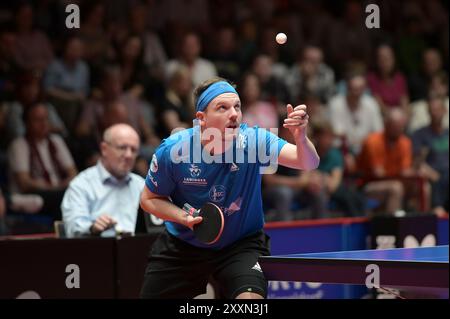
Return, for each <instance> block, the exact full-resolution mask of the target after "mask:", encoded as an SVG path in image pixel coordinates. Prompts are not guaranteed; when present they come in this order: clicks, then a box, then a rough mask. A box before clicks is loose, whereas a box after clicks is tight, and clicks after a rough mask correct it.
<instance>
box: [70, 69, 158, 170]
mask: <svg viewBox="0 0 450 319" xmlns="http://www.w3.org/2000/svg"><path fill="white" fill-rule="evenodd" d="M116 102H120V103H122V104H124V105H125V106H126V110H127V113H128V121H127V123H130V124H131V126H132V127H133V128H134V129H135V130H136V131H137V132H138V134H139V135H140V137H141V138H142V139H143V143H142V146H141V154H142V155H143V156H144V157H145V158H147V159H148V160H150V158H151V156H152V155H153V151H154V148H155V147H156V146H158V145H159V143H160V140H159V138H158V137H157V136H156V134H155V132H154V130H153V126H152V125H154V124H155V123H154V122H155V121H154V117H153V115H152V111H151V110H148V112H147V111H146V108H150V106H149V105H146V104H144V103H143V102H142V101H141V100H139V99H137V98H136V97H135V96H133V95H131V94H126V93H125V92H124V91H123V86H122V73H121V70H120V68H119V67H116V66H107V67H105V68H104V70H103V75H102V80H101V88H100V92H98V93H97V95H96V96H95V97H93V98H92V99H90V100H88V101H87V102H86V104H85V105H84V106H83V111H82V113H81V117H80V120H79V122H78V124H77V129H76V137H77V141H75V142H77V143H78V146H76V148H77V149H78V151H77V154H78V156H80V158H79V159H78V160H77V162H79V165H80V164H81V166H80V167H85V166H84V165H86V160H87V159H89V158H90V157H92V156H95V154H96V153H97V152H98V151H97V147H98V146H97V145H99V143H100V141H101V138H102V135H103V132H102V128H103V125H102V122H103V117H104V116H105V114H106V113H108V111H109V109H108V107H110V106H114V105H115V104H116ZM146 113H149V114H146Z"/></svg>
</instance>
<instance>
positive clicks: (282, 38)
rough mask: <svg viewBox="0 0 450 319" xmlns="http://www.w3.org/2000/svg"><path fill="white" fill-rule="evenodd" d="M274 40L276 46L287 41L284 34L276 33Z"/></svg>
mask: <svg viewBox="0 0 450 319" xmlns="http://www.w3.org/2000/svg"><path fill="white" fill-rule="evenodd" d="M275 40H276V41H277V43H278V44H285V43H286V41H287V35H286V34H285V33H282V32H280V33H278V34H277V36H276V38H275Z"/></svg>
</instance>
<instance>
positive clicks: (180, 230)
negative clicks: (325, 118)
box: [145, 124, 287, 249]
mask: <svg viewBox="0 0 450 319" xmlns="http://www.w3.org/2000/svg"><path fill="white" fill-rule="evenodd" d="M195 138H196V134H195V129H193V128H191V129H187V130H183V131H180V132H178V133H176V134H173V135H171V136H170V137H169V138H167V139H165V140H163V142H162V143H161V145H160V146H159V147H158V149H157V150H156V152H155V155H154V156H153V159H152V162H151V164H150V169H149V172H148V175H147V178H146V181H145V183H146V186H147V187H148V188H149V190H150V191H151V192H153V193H155V194H158V195H161V196H168V197H170V199H171V201H172V202H173V203H174V204H175V205H177V206H178V207H180V208H182V207H183V205H184V204H185V203H189V204H190V205H191V206H193V207H195V208H200V207H201V206H202V205H203V204H204V203H206V202H212V203H215V204H216V205H217V206H219V207H220V208H221V209H222V211H223V213H224V220H225V225H224V229H223V233H222V236H221V237H220V239H219V240H218V241H217V242H216V243H214V244H211V245H207V244H204V243H202V242H200V241H198V240H196V238H195V237H194V233H193V232H192V231H191V230H190V229H189V228H188V227H186V226H183V225H181V224H178V223H174V222H168V221H166V222H165V224H166V227H167V230H168V231H169V232H170V233H171V234H172V235H174V236H176V237H177V238H179V239H181V240H183V241H186V242H188V243H189V244H191V245H194V246H197V247H203V248H205V247H208V248H213V249H220V248H222V247H225V246H228V245H230V244H232V243H233V242H235V241H237V240H239V239H240V238H243V237H246V236H248V235H251V234H253V233H255V232H257V231H258V230H261V229H262V227H263V225H264V213H263V207H262V197H261V173H260V172H261V171H262V169H263V168H264V166H269V165H270V164H274V162H275V161H276V160H277V158H278V155H279V153H280V151H281V148H282V147H283V146H284V145H285V144H286V143H287V142H286V141H285V140H283V139H281V138H279V137H278V136H276V135H275V134H272V133H271V132H269V131H267V130H265V129H261V128H258V127H252V128H249V127H247V125H246V124H241V126H240V130H239V134H238V136H237V137H236V139H235V140H234V141H233V142H232V143H233V146H232V147H229V148H228V150H227V151H226V152H224V153H222V154H220V155H217V156H212V155H210V154H209V152H205V147H203V146H202V145H200V143H198V144H195ZM195 145H198V148H195ZM204 153H207V154H204ZM201 154H202V155H203V156H200V155H201ZM208 155H209V156H208Z"/></svg>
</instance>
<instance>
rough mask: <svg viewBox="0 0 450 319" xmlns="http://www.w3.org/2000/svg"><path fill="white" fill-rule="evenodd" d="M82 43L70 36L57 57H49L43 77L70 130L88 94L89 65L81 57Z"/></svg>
mask: <svg viewBox="0 0 450 319" xmlns="http://www.w3.org/2000/svg"><path fill="white" fill-rule="evenodd" d="M83 50H84V44H83V42H82V41H81V40H80V38H79V37H77V36H70V37H69V38H67V39H66V41H65V43H64V46H63V54H62V57H61V58H58V59H55V60H53V62H52V63H51V64H50V65H49V67H48V68H47V71H46V73H45V77H44V80H43V82H44V88H45V91H46V93H47V95H48V97H49V98H50V100H51V101H52V103H53V104H54V105H55V106H56V109H57V111H58V114H59V115H60V116H61V118H62V119H63V120H64V124H65V125H66V127H67V128H68V129H70V130H72V129H73V128H74V125H75V121H76V120H77V117H78V116H79V112H80V107H81V104H82V103H83V101H84V100H85V99H86V97H87V96H88V94H89V86H90V83H89V80H90V75H89V66H88V65H87V64H86V62H84V60H83V59H82V58H83Z"/></svg>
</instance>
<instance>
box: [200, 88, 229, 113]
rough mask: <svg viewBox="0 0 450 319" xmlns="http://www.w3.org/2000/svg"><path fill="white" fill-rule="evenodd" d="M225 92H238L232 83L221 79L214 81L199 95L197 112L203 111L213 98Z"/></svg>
mask: <svg viewBox="0 0 450 319" xmlns="http://www.w3.org/2000/svg"><path fill="white" fill-rule="evenodd" d="M223 93H235V94H238V93H237V92H236V90H235V89H234V87H232V86H231V84H230V83H228V82H225V81H220V82H216V83H213V84H211V85H210V86H209V87H208V88H207V89H206V90H205V91H203V93H202V94H200V96H199V97H198V100H197V105H196V110H197V112H203V111H204V110H205V109H206V108H207V107H208V104H209V103H210V102H211V101H212V100H214V98H215V97H217V96H219V95H220V94H223Z"/></svg>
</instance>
